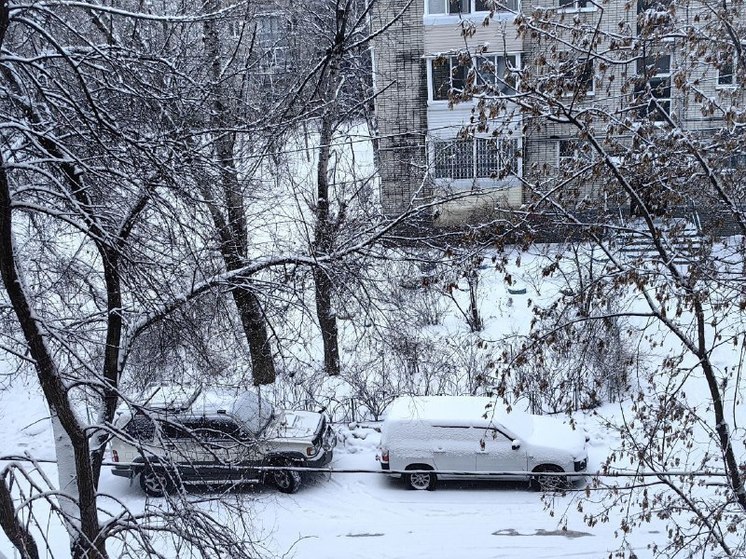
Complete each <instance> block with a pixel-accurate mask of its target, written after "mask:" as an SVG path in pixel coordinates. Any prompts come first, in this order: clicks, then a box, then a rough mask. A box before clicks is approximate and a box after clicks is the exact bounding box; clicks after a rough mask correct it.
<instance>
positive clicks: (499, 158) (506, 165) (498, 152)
mask: <svg viewBox="0 0 746 559" xmlns="http://www.w3.org/2000/svg"><path fill="white" fill-rule="evenodd" d="M491 143H495V147H494V149H492V150H485V149H484V147H486V146H489V144H491ZM466 144H470V145H469V148H470V150H469V153H470V155H469V156H468V157H467V158H466V161H464V162H462V161H454V162H452V163H450V164H446V165H443V166H441V161H442V160H443V159H444V158H446V157H457V156H458V151H456V150H454V151H453V153H452V154H449V152H450V151H451V149H452V146H461V149H463V147H464V146H465V145H466ZM428 145H429V153H430V162H431V166H430V169H431V171H430V172H431V176H432V178H433V180H435V181H448V182H450V183H453V182H458V181H462V182H463V181H466V182H468V183H469V184H474V183H475V182H480V181H485V182H487V181H489V182H490V183H493V184H494V183H495V182H497V183H500V182H505V181H508V180H510V178H511V177H521V176H522V173H523V164H522V161H523V157H522V155H521V138H510V137H499V138H492V137H481V136H476V137H471V138H468V139H463V138H449V139H444V138H432V139H431V140H430V141H429V142H428ZM480 145H481V146H482V147H481V149H480ZM457 149H458V148H457ZM495 156H496V164H497V165H496V167H497V170H498V171H500V172H503V171H504V170H506V169H507V170H508V172H507V173H506V174H505V175H503V176H495V175H494V173H491V172H490V173H488V172H487V170H489V169H493V168H494V167H495V165H494V163H495ZM469 167H470V168H471V169H470V171H465V170H468V169H469ZM454 169H457V172H453V170H454ZM441 170H443V171H446V172H441ZM449 170H450V171H451V172H450V173H448V172H447V171H449ZM454 175H456V176H454Z"/></svg>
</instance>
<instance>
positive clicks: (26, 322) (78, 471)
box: [0, 6, 106, 559]
mask: <svg viewBox="0 0 746 559" xmlns="http://www.w3.org/2000/svg"><path fill="white" fill-rule="evenodd" d="M6 9H7V7H6V6H2V7H1V8H0V39H2V35H3V32H4V29H3V25H2V22H3V16H2V15H1V14H2V12H3V11H4V10H6ZM11 207H12V201H11V194H10V185H9V182H8V176H7V174H6V171H5V161H4V159H3V157H2V154H1V153H0V276H2V281H3V285H4V286H5V290H6V292H7V294H8V300H9V301H10V304H11V306H12V308H13V311H14V312H15V314H16V317H17V319H18V324H19V325H20V327H21V330H22V332H23V335H24V338H25V340H26V343H27V345H28V351H29V354H30V355H31V357H32V359H33V360H34V363H35V367H36V372H37V376H38V378H39V384H40V385H41V388H42V390H43V392H44V396H45V397H46V400H47V402H48V403H49V407H50V413H51V414H52V418H53V422H52V425H53V428H54V426H55V422H58V425H59V428H58V429H57V430H56V432H55V433H54V435H55V444H56V446H57V450H60V449H61V448H67V449H68V451H69V450H70V449H72V451H73V456H72V458H73V459H72V460H69V458H70V455H69V452H65V451H63V455H62V456H58V457H57V458H58V461H60V463H59V464H58V474H59V483H60V491H64V492H67V493H68V495H70V497H71V499H70V500H69V501H68V500H67V499H64V498H61V499H60V503H61V506H60V508H61V510H62V513H63V515H64V516H65V521H66V522H67V523H68V528H69V532H70V538H71V548H72V553H73V557H76V558H77V557H83V556H85V557H86V558H87V559H99V558H102V557H106V548H105V541H103V540H100V539H99V538H98V535H99V525H98V511H97V506H96V488H95V483H94V480H93V470H92V468H91V457H90V454H89V448H90V447H89V444H88V437H87V435H86V433H85V430H84V429H83V428H82V427H81V425H80V424H79V422H78V420H77V418H76V417H75V413H74V411H73V409H72V405H71V403H70V401H69V399H68V394H67V386H66V385H65V383H64V382H63V380H62V378H61V377H60V375H59V371H58V369H57V366H56V364H55V362H54V359H53V357H52V354H51V350H50V349H49V347H48V346H47V341H46V338H45V335H44V331H45V330H44V328H43V325H42V324H40V323H39V322H38V320H37V318H36V313H35V312H34V311H33V309H32V308H31V305H30V304H29V301H28V298H27V297H26V293H25V291H24V287H23V286H24V285H25V284H24V282H23V279H22V278H21V277H20V276H19V273H18V269H17V268H16V262H15V248H14V244H13V227H12V215H11V213H12V212H11ZM63 462H64V463H63ZM62 501H65V504H64V505H63V504H62ZM76 525H77V526H76Z"/></svg>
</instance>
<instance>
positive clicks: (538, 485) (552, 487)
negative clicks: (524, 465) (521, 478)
mask: <svg viewBox="0 0 746 559" xmlns="http://www.w3.org/2000/svg"><path fill="white" fill-rule="evenodd" d="M557 473H564V470H563V469H562V468H560V467H559V466H545V467H544V468H543V469H541V470H539V471H537V472H536V473H535V474H534V477H533V478H532V484H533V487H534V489H535V490H536V491H544V492H546V493H553V492H557V491H563V490H565V489H567V478H566V477H565V476H561V475H556V474H557Z"/></svg>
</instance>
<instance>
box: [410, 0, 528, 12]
mask: <svg viewBox="0 0 746 559" xmlns="http://www.w3.org/2000/svg"><path fill="white" fill-rule="evenodd" d="M425 5H426V7H427V13H428V15H458V14H469V13H473V12H489V11H491V10H492V9H494V10H495V11H497V12H500V11H516V10H518V0H427V1H426V3H425Z"/></svg>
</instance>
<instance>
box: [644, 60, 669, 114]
mask: <svg viewBox="0 0 746 559" xmlns="http://www.w3.org/2000/svg"><path fill="white" fill-rule="evenodd" d="M656 56H667V57H668V68H667V70H666V71H657V64H656V73H655V74H653V75H651V76H650V77H649V78H647V80H646V82H645V87H646V88H647V85H651V84H650V82H651V81H653V80H661V81H664V80H667V81H668V87H667V89H668V97H655V95H653V97H655V99H656V102H657V104H658V105H662V104H663V103H668V111H665V112H666V114H668V115H669V116H670V115H671V114H672V113H673V95H672V92H673V83H672V82H671V77H672V74H671V67H672V66H673V55H672V54H668V53H667V54H662V55H656ZM643 62H644V61H643ZM638 72H639V70H638ZM651 89H655V88H653V87H652V85H651ZM664 89H665V88H664ZM659 112H660V111H659V110H656V111H655V112H654V113H652V112H651V111H649V110H648V109H645V114H644V116H645V117H647V118H648V119H650V120H651V121H653V122H662V121H665V118H663V116H660V117H658V118H652V117H651V116H650V115H651V114H655V115H657V114H659Z"/></svg>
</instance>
